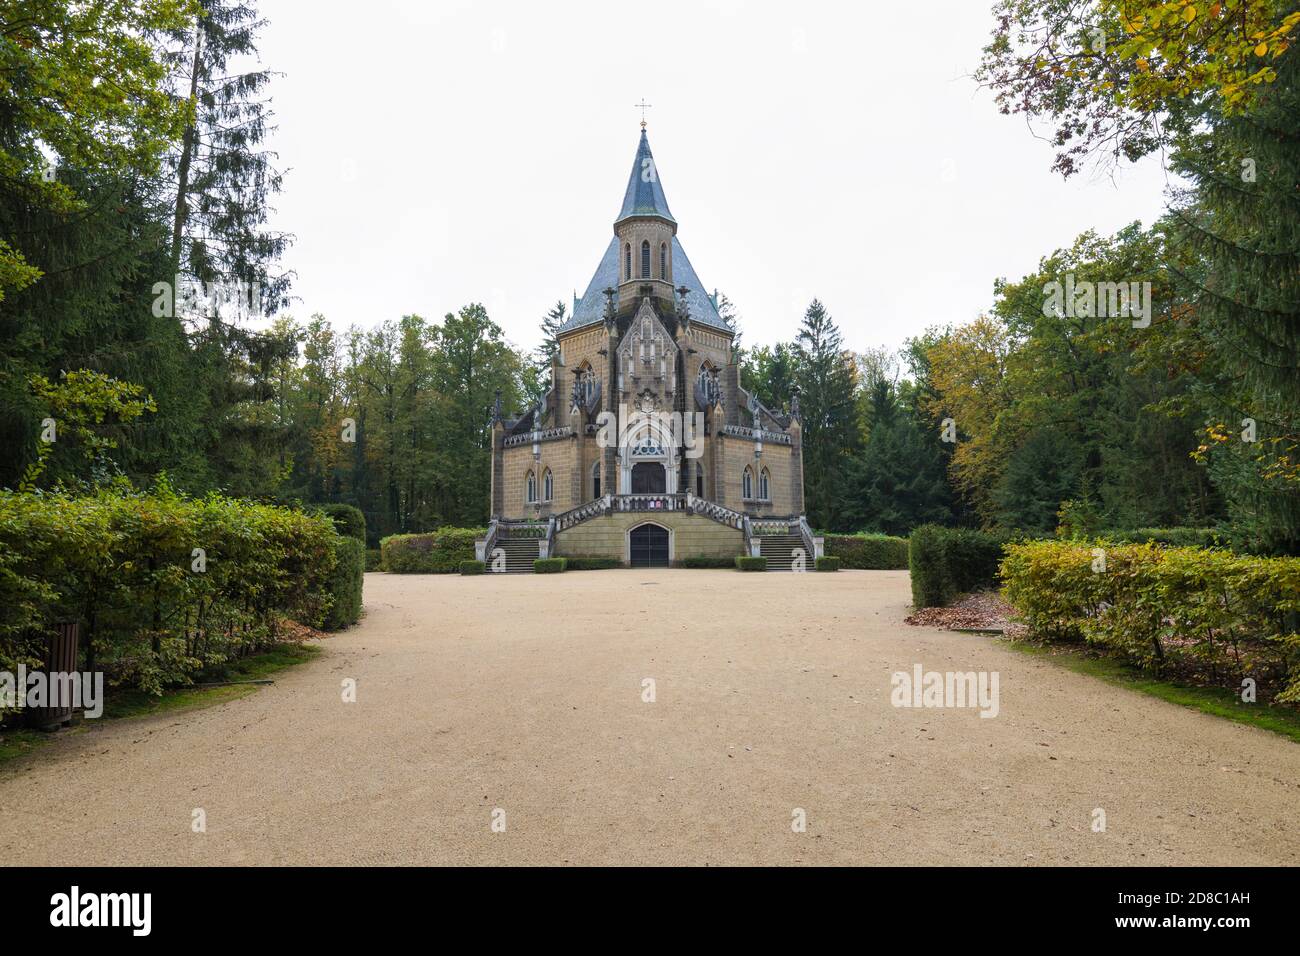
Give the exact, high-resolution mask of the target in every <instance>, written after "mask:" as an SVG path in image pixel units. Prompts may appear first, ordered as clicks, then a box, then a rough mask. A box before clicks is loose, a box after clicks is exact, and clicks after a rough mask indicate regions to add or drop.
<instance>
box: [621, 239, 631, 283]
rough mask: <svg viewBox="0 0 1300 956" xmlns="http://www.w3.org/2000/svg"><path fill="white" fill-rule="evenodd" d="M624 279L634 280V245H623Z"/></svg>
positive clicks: (627, 243)
mask: <svg viewBox="0 0 1300 956" xmlns="http://www.w3.org/2000/svg"><path fill="white" fill-rule="evenodd" d="M623 278H624V279H630V278H632V243H630V242H625V243H623Z"/></svg>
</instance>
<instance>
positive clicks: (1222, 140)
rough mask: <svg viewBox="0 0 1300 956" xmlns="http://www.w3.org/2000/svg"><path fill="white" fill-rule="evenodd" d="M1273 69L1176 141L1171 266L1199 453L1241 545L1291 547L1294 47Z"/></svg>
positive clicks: (1297, 209)
mask: <svg viewBox="0 0 1300 956" xmlns="http://www.w3.org/2000/svg"><path fill="white" fill-rule="evenodd" d="M1290 6H1291V7H1292V8H1293V9H1294V8H1295V5H1294V4H1291V5H1290ZM1275 66H1276V70H1277V80H1276V81H1275V82H1274V83H1272V84H1270V85H1268V86H1267V87H1265V88H1263V89H1262V90H1261V91H1260V93H1259V96H1258V105H1257V106H1256V108H1254V109H1253V110H1252V111H1251V112H1249V113H1246V114H1237V115H1223V114H1222V113H1221V112H1220V111H1219V109H1218V107H1217V105H1216V104H1213V103H1212V104H1210V105H1208V106H1207V107H1206V115H1205V124H1204V126H1203V127H1202V131H1200V132H1197V133H1194V134H1191V135H1188V136H1186V137H1184V139H1183V140H1182V142H1181V144H1180V148H1179V150H1178V151H1177V153H1176V154H1175V156H1174V167H1175V169H1177V170H1178V171H1179V172H1180V173H1181V174H1182V175H1183V176H1184V177H1186V178H1187V179H1188V180H1190V181H1191V182H1192V183H1193V188H1192V189H1191V190H1190V191H1189V192H1188V193H1186V194H1185V195H1184V196H1183V199H1182V201H1181V202H1180V203H1179V204H1178V205H1177V206H1176V208H1175V210H1174V211H1175V214H1176V216H1177V220H1178V225H1177V227H1176V233H1175V235H1176V238H1177V240H1179V241H1180V242H1181V243H1182V244H1183V246H1184V248H1183V249H1182V250H1180V251H1184V252H1185V251H1190V252H1191V254H1192V256H1193V257H1194V258H1193V263H1192V265H1190V266H1181V265H1179V266H1178V267H1177V271H1178V274H1179V276H1180V278H1181V279H1182V280H1183V281H1184V282H1185V283H1186V285H1187V286H1188V287H1189V289H1190V297H1191V299H1192V305H1193V308H1192V314H1191V316H1190V318H1189V321H1190V322H1191V323H1192V324H1193V326H1194V328H1195V330H1196V333H1197V335H1198V336H1199V337H1200V339H1201V340H1202V341H1201V344H1202V345H1203V346H1204V347H1205V348H1206V349H1207V350H1208V353H1209V356H1210V360H1211V361H1210V363H1209V367H1207V368H1206V369H1204V370H1203V371H1204V377H1205V379H1206V380H1207V381H1208V382H1209V383H1210V386H1211V389H1212V408H1213V409H1214V410H1215V412H1216V415H1215V418H1214V420H1213V423H1212V427H1211V428H1210V429H1209V430H1208V433H1207V437H1206V440H1205V446H1206V447H1205V448H1204V455H1203V457H1205V458H1206V459H1207V460H1208V461H1209V464H1210V473H1211V475H1212V477H1213V478H1214V479H1215V480H1216V482H1217V483H1218V484H1219V486H1220V487H1221V488H1222V490H1223V491H1224V493H1225V497H1226V498H1227V501H1228V506H1229V509H1230V512H1231V515H1232V517H1233V519H1234V523H1235V524H1236V525H1237V526H1238V527H1239V528H1240V529H1241V530H1242V532H1243V534H1242V536H1241V537H1242V540H1241V543H1242V544H1243V545H1248V546H1250V547H1254V548H1260V549H1263V550H1267V551H1277V552H1284V553H1290V554H1300V139H1297V136H1296V130H1297V122H1298V118H1300V50H1298V49H1296V48H1295V47H1292V48H1290V49H1289V50H1287V52H1286V53H1284V54H1283V55H1282V56H1281V57H1280V58H1279V59H1277V60H1276V61H1275ZM1252 429H1253V434H1252V433H1251V432H1252ZM1251 438H1253V439H1254V440H1253V441H1252V440H1250V439H1251Z"/></svg>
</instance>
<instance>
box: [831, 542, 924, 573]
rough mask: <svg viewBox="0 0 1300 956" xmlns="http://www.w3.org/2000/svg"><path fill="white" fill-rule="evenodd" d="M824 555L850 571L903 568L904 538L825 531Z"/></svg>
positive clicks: (902, 569) (905, 563)
mask: <svg viewBox="0 0 1300 956" xmlns="http://www.w3.org/2000/svg"><path fill="white" fill-rule="evenodd" d="M823 537H824V540H825V543H826V552H825V553H826V557H828V558H839V559H840V566H841V567H843V568H848V569H850V570H853V571H906V570H907V539H906V538H895V537H892V536H890V535H887V534H867V533H863V534H828V535H824V536H823Z"/></svg>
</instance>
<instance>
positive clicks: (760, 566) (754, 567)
mask: <svg viewBox="0 0 1300 956" xmlns="http://www.w3.org/2000/svg"><path fill="white" fill-rule="evenodd" d="M736 567H738V568H740V570H742V571H766V570H767V558H763V557H758V558H754V557H750V556H749V555H745V554H740V555H737V556H736Z"/></svg>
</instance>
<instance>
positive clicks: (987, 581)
mask: <svg viewBox="0 0 1300 956" xmlns="http://www.w3.org/2000/svg"><path fill="white" fill-rule="evenodd" d="M1012 537H1013V536H1012V535H1010V534H1007V533H1005V532H994V531H975V530H973V529H970V528H944V527H940V526H939V525H933V524H927V525H922V526H921V527H919V528H915V529H914V530H913V531H912V537H911V539H910V546H909V548H908V558H909V560H908V567H909V570H910V571H911V576H912V605H913V607H916V608H923V607H944V606H946V605H948V604H949V603H951V602H952V600H953V599H954V598H956V597H957V596H958V595H960V594H964V593H965V592H967V591H978V590H983V589H987V588H993V587H996V586H997V583H998V567H999V565H1000V564H1001V562H1002V549H1003V547H1004V546H1005V545H1006V544H1007V542H1008V541H1010V540H1011V539H1012Z"/></svg>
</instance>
